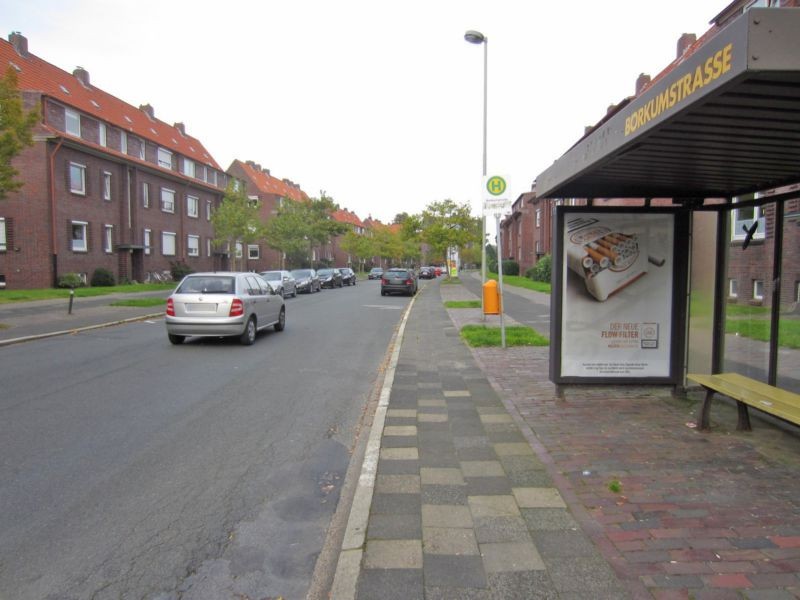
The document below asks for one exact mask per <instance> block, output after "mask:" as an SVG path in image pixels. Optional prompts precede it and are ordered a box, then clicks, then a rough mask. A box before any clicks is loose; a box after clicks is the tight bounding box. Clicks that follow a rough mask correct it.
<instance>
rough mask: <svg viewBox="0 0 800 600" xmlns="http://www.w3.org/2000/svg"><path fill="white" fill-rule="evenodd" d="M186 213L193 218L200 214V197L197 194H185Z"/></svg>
mask: <svg viewBox="0 0 800 600" xmlns="http://www.w3.org/2000/svg"><path fill="white" fill-rule="evenodd" d="M186 214H187V215H189V216H190V217H194V218H197V215H198V214H200V199H199V198H198V197H197V196H186Z"/></svg>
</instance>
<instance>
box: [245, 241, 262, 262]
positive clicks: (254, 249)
mask: <svg viewBox="0 0 800 600" xmlns="http://www.w3.org/2000/svg"><path fill="white" fill-rule="evenodd" d="M259 256H260V254H259V251H258V245H257V244H248V246H247V259H248V260H258V259H259Z"/></svg>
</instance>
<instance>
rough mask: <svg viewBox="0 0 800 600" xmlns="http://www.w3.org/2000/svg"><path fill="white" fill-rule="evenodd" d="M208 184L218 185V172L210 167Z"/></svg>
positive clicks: (207, 177)
mask: <svg viewBox="0 0 800 600" xmlns="http://www.w3.org/2000/svg"><path fill="white" fill-rule="evenodd" d="M206 182H207V183H210V184H211V185H217V172H216V171H215V170H214V169H211V168H209V167H206Z"/></svg>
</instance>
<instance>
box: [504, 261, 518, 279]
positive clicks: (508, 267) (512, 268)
mask: <svg viewBox="0 0 800 600" xmlns="http://www.w3.org/2000/svg"><path fill="white" fill-rule="evenodd" d="M503 275H519V263H518V262H517V261H515V260H504V261H503Z"/></svg>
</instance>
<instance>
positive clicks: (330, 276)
mask: <svg viewBox="0 0 800 600" xmlns="http://www.w3.org/2000/svg"><path fill="white" fill-rule="evenodd" d="M317 275H319V282H320V284H321V285H322V287H324V288H326V287H327V288H331V289H333V288H337V287H339V288H340V287H342V286H343V285H344V284H343V283H342V273H341V272H340V271H339V269H320V270H319V271H317Z"/></svg>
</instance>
